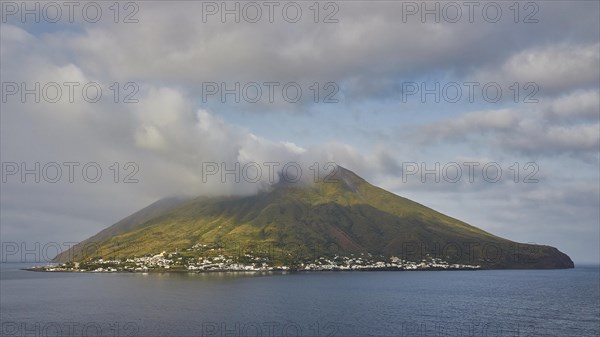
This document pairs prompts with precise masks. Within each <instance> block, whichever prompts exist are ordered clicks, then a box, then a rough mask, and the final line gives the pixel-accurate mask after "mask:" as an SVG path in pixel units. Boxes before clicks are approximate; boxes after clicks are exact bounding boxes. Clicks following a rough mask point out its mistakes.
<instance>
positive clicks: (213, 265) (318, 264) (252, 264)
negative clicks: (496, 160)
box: [35, 252, 481, 272]
mask: <svg viewBox="0 0 600 337" xmlns="http://www.w3.org/2000/svg"><path fill="white" fill-rule="evenodd" d="M241 261H243V262H241ZM480 268H481V267H480V266H477V265H466V264H450V263H448V262H446V261H443V260H441V259H439V258H430V257H428V258H427V259H424V260H422V261H420V262H412V261H405V260H403V259H400V258H398V257H391V258H389V259H384V258H379V259H374V258H373V257H372V255H370V254H367V255H362V254H361V255H360V256H350V257H348V256H334V257H333V258H327V257H321V258H319V259H317V260H315V261H311V262H298V263H295V264H294V265H293V266H287V265H274V264H273V263H271V262H270V261H269V259H268V258H266V257H256V256H252V255H251V254H244V255H243V256H241V257H240V258H238V259H234V258H233V257H231V256H225V255H222V254H219V255H217V256H214V257H197V258H190V257H188V258H186V259H184V258H183V257H182V256H181V255H179V254H178V253H177V252H172V253H169V254H167V253H166V252H162V253H160V254H157V255H154V256H144V257H136V258H129V259H126V260H104V259H98V260H96V261H93V262H88V263H85V264H84V263H81V264H80V263H74V264H73V263H72V264H63V265H60V266H46V267H39V268H36V269H35V270H43V271H89V272H118V271H126V272H148V271H165V270H177V271H186V270H187V271H189V272H202V271H286V270H299V271H328V270H453V269H454V270H457V269H472V270H475V269H480Z"/></svg>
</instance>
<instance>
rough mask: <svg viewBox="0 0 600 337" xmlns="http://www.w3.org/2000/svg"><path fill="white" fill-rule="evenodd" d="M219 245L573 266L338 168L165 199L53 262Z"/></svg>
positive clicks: (288, 254)
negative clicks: (305, 177) (264, 186)
mask: <svg viewBox="0 0 600 337" xmlns="http://www.w3.org/2000/svg"><path fill="white" fill-rule="evenodd" d="M199 250H203V251H202V252H200V253H206V252H207V251H209V250H212V251H214V250H218V251H219V252H225V253H229V254H232V255H233V254H238V255H239V256H243V254H244V253H246V252H252V253H253V254H257V253H263V254H269V255H270V256H271V257H272V259H273V260H274V261H275V262H276V263H281V264H290V263H292V264H293V263H297V262H298V261H302V260H310V259H314V258H318V257H320V256H335V255H338V256H349V255H352V254H356V255H359V254H371V255H373V256H385V257H391V256H396V257H400V258H402V259H404V260H408V261H421V260H422V259H425V258H431V257H433V258H439V259H442V260H444V261H448V262H451V263H462V264H470V265H479V266H481V267H483V268H572V267H573V262H572V261H571V259H570V258H569V257H568V256H567V255H565V254H563V253H561V252H559V251H558V250H557V249H556V248H553V247H549V246H541V245H529V244H519V243H516V242H512V241H509V240H506V239H503V238H500V237H497V236H495V235H493V234H490V233H487V232H485V231H483V230H481V229H478V228H476V227H473V226H471V225H469V224H466V223H464V222H462V221H459V220H457V219H454V218H451V217H448V216H446V215H444V214H441V213H439V212H436V211H434V210H432V209H430V208H428V207H425V206H423V205H421V204H418V203H416V202H414V201H411V200H408V199H406V198H402V197H400V196H397V195H395V194H393V193H390V192H387V191H385V190H383V189H381V188H378V187H375V186H373V185H371V184H369V183H368V182H366V181H365V180H363V179H362V178H360V177H358V176H357V175H355V174H354V173H352V172H351V171H349V170H346V169H344V168H341V167H340V168H339V170H338V171H337V173H336V174H335V175H334V176H333V177H332V178H331V179H328V180H326V181H321V182H318V183H314V184H311V185H295V184H289V183H285V182H280V183H278V184H275V185H273V186H272V187H271V189H270V190H269V191H265V192H261V193H258V194H257V195H253V196H247V197H221V198H205V197H202V198H196V199H191V200H190V199H163V200H161V201H158V202H156V203H154V204H152V205H150V206H149V207H147V208H145V209H143V210H141V211H139V212H137V213H135V214H133V215H131V216H129V217H127V218H125V219H123V220H122V221H120V222H118V223H116V224H114V225H113V226H111V227H109V228H107V229H105V230H104V231H102V232H100V233H98V234H97V235H95V236H93V237H91V238H90V239H88V240H86V241H84V242H82V243H80V244H79V245H78V246H76V247H74V248H72V249H71V250H69V251H67V252H64V253H62V254H60V255H58V256H57V257H56V258H55V261H57V262H67V261H70V260H74V261H86V260H94V259H98V258H104V259H111V258H114V259H117V258H118V259H124V258H129V257H140V256H145V255H155V254H158V253H161V252H176V251H177V252H180V254H184V255H185V254H192V255H193V254H196V255H197V254H199V252H198V251H199Z"/></svg>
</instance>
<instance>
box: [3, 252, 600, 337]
mask: <svg viewBox="0 0 600 337" xmlns="http://www.w3.org/2000/svg"><path fill="white" fill-rule="evenodd" d="M26 266H28V265H23V264H12V263H7V264H2V265H0V267H1V269H0V280H1V281H0V298H1V299H0V321H1V328H2V331H1V333H2V336H143V337H146V336H231V337H235V336H418V337H425V336H427V337H429V336H494V337H496V336H510V337H523V336H556V337H580V336H594V337H596V336H600V269H599V267H598V266H588V267H577V268H575V269H571V270H504V271H441V272H425V271H419V272H314V273H295V274H281V273H279V274H230V273H212V274H174V273H170V274H152V273H151V274H145V275H144V274H116V273H115V274H92V273H36V272H28V271H22V270H19V268H23V267H26Z"/></svg>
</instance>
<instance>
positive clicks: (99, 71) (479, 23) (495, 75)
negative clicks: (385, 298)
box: [0, 1, 600, 263]
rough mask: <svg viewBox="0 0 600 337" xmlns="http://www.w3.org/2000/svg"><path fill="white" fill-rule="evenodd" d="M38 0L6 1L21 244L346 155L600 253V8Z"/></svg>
mask: <svg viewBox="0 0 600 337" xmlns="http://www.w3.org/2000/svg"><path fill="white" fill-rule="evenodd" d="M27 6H28V7H27V8H23V7H22V5H21V2H6V1H3V2H2V23H1V25H0V27H1V28H0V29H1V34H0V37H1V53H0V55H1V74H2V75H1V81H2V110H1V120H0V121H1V123H0V125H1V126H0V128H1V161H2V184H1V215H0V220H1V226H0V234H1V237H2V241H3V242H18V243H25V244H26V245H27V247H29V248H33V247H34V245H35V243H36V242H39V243H40V244H41V245H42V247H43V245H44V244H46V243H50V242H56V243H64V242H75V241H79V240H82V239H85V238H87V237H89V236H91V235H93V234H95V233H96V232H98V231H99V230H101V229H103V228H105V227H107V226H108V225H110V224H112V223H114V222H116V221H118V220H120V219H121V218H123V217H125V216H127V215H128V214H131V213H133V212H134V211H136V210H138V209H140V208H142V207H144V206H146V205H147V204H149V203H151V202H153V201H155V200H158V199H160V198H162V197H166V196H172V195H180V194H185V195H231V194H251V193H255V192H256V191H257V190H258V189H260V188H263V187H264V186H265V184H268V183H269V181H268V180H269V179H268V178H270V177H268V169H267V166H265V165H264V163H271V162H276V163H279V164H280V166H279V167H280V168H281V167H283V166H284V165H285V164H287V163H299V164H300V165H301V167H302V172H303V177H311V175H312V174H313V173H314V166H313V170H311V169H310V166H311V164H313V163H315V162H316V163H318V165H319V166H320V168H321V170H324V168H325V167H326V165H327V163H328V162H335V163H337V164H339V165H342V166H344V167H346V168H348V169H350V170H353V171H354V172H356V173H357V174H359V175H360V176H362V177H363V178H365V179H367V180H368V181H370V182H372V183H373V184H375V185H377V186H380V187H382V188H385V189H387V190H390V191H392V192H394V193H396V194H399V195H402V196H405V197H408V198H410V199H413V200H415V201H418V202H420V203H423V204H425V205H427V206H429V207H432V208H434V209H436V210H438V211H441V212H443V213H446V214H448V215H450V216H453V217H456V218H459V219H461V220H464V221H466V222H468V223H471V224H473V225H475V226H478V227H480V228H482V229H485V230H487V231H490V232H492V233H494V234H497V235H499V236H502V237H505V238H508V239H511V240H514V241H519V242H535V243H540V244H548V245H552V246H555V247H557V248H559V249H560V250H561V251H563V252H565V253H567V254H569V255H570V256H571V257H572V259H573V260H574V261H575V262H576V263H585V262H594V263H598V262H600V261H599V259H600V243H599V242H600V213H599V207H598V206H599V202H600V201H599V198H600V196H599V194H600V193H599V191H600V185H599V184H600V177H599V174H600V173H599V160H600V158H599V156H600V124H599V113H600V83H599V79H600V36H599V34H600V33H599V32H600V27H599V24H600V17H599V16H600V14H599V13H600V8H599V6H600V5H599V2H597V1H536V2H521V3H518V4H517V5H514V3H513V2H492V3H490V2H472V4H471V5H466V4H465V2H450V3H448V2H433V1H432V2H428V3H427V4H426V5H425V6H426V7H423V5H421V2H400V1H398V2H395V1H337V2H335V1H334V2H320V3H318V4H317V5H316V6H315V4H314V2H312V1H309V2H305V1H297V2H276V1H275V2H273V3H272V4H269V3H265V2H260V1H259V2H234V1H229V2H227V3H225V5H222V4H221V2H206V1H205V2H202V1H182V2H176V1H174V2H166V1H165V2H160V1H138V2H123V3H121V4H120V6H118V7H115V6H113V3H112V2H110V3H109V2H96V3H91V4H90V3H84V2H82V3H77V2H76V5H74V6H73V7H68V6H66V5H64V3H61V2H58V3H43V2H28V3H27ZM36 6H37V7H36ZM223 6H225V7H223ZM28 13H29V14H28ZM98 88H100V90H101V91H98ZM115 163H116V164H115ZM207 163H217V164H218V166H219V165H220V164H221V163H225V168H227V169H235V163H239V164H240V168H243V167H244V165H248V164H249V163H257V164H258V166H259V167H261V168H262V173H263V175H262V176H261V177H260V178H259V179H253V178H254V177H255V175H254V174H250V173H248V172H250V171H252V170H253V169H254V168H255V167H256V166H252V167H250V166H246V167H249V168H250V170H249V171H246V173H248V175H251V177H248V176H242V177H241V179H240V181H239V183H238V182H236V181H235V177H234V175H227V176H225V178H226V179H225V181H224V182H223V181H222V179H221V178H220V174H219V173H217V174H214V175H210V176H207V175H206V172H207V171H206V170H207V168H208V166H207ZM36 165H39V167H38V166H36ZM210 165H212V164H210ZM252 165H254V164H252ZM437 165H439V166H437ZM211 167H212V168H214V166H211ZM221 168H222V167H219V169H221ZM436 168H439V169H436ZM459 169H460V172H461V175H460V176H458V175H457V174H458V172H459ZM499 169H500V170H501V175H500V174H498V173H499ZM98 170H101V175H97V174H96V172H97V171H98ZM425 170H428V171H427V172H430V173H429V174H427V175H423V173H424V172H425ZM59 171H60V173H61V174H60V175H57V172H59ZM240 171H242V169H240ZM251 173H252V172H251ZM5 253H6V252H5V251H4V249H3V254H5ZM50 255H52V254H50Z"/></svg>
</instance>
